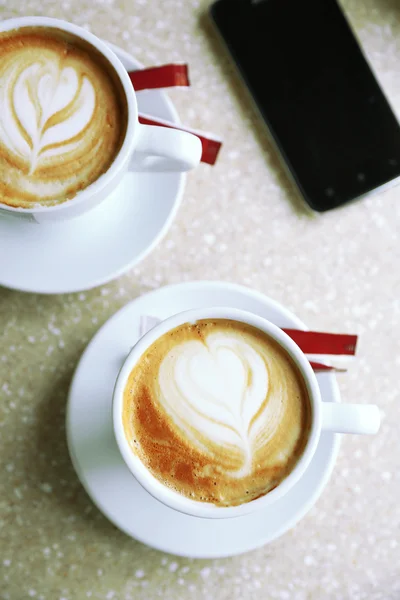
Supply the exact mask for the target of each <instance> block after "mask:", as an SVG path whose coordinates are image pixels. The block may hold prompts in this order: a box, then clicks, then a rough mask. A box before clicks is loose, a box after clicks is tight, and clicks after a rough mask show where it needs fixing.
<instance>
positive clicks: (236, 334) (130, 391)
mask: <svg viewBox="0 0 400 600" xmlns="http://www.w3.org/2000/svg"><path fill="white" fill-rule="evenodd" d="M310 413H311V408H310V402H309V399H308V395H307V391H306V389H305V385H304V382H303V379H302V376H301V374H300V373H299V372H298V370H297V367H296V366H295V364H294V363H293V362H292V360H291V358H290V357H289V356H288V355H287V353H286V351H284V350H283V349H282V348H281V347H280V346H279V345H278V344H277V343H276V342H275V341H274V340H272V339H271V338H270V337H269V336H267V335H265V334H263V333H261V332H260V331H258V330H256V329H254V328H252V327H250V326H247V325H243V324H240V323H237V322H233V321H229V320H215V321H208V320H206V321H199V322H198V323H196V324H195V325H190V324H185V325H183V326H181V327H178V328H177V329H175V330H174V331H172V332H170V333H169V334H166V335H165V336H163V337H162V338H160V339H159V340H158V341H157V342H155V343H154V344H153V345H152V346H151V347H150V348H149V350H148V351H147V352H146V353H145V355H144V357H142V359H141V361H140V362H139V364H138V365H137V366H136V367H135V368H134V369H133V371H132V373H131V375H130V378H129V380H128V384H127V386H126V390H125V397H124V415H123V418H124V427H125V432H126V435H127V438H128V440H129V441H130V443H131V446H132V448H133V451H134V452H135V453H137V454H138V455H139V457H140V458H141V460H142V461H143V462H144V464H145V465H146V466H147V467H148V468H149V469H150V471H151V472H152V473H153V474H154V475H155V476H156V477H157V478H158V479H160V480H161V481H162V482H163V483H164V484H166V485H168V486H169V487H172V488H173V489H175V490H176V491H178V492H180V493H182V494H184V495H186V496H188V497H190V498H192V499H195V500H203V501H208V502H213V503H214V504H217V505H222V506H233V505H237V504H242V503H243V502H246V501H249V500H252V499H254V498H257V497H258V496H260V495H263V494H265V493H267V492H268V491H270V490H271V489H273V488H274V487H276V486H277V485H278V484H279V483H280V481H281V480H282V479H283V478H284V477H286V476H287V474H288V473H289V472H290V471H291V470H292V468H293V466H294V465H295V463H296V461H297V459H298V457H299V456H300V455H301V453H302V451H303V449H304V446H305V444H306V441H307V439H308V432H309V427H310Z"/></svg>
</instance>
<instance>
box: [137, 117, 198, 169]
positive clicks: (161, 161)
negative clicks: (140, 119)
mask: <svg viewBox="0 0 400 600" xmlns="http://www.w3.org/2000/svg"><path fill="white" fill-rule="evenodd" d="M137 127H138V132H137V143H136V148H135V152H134V153H133V157H132V160H131V165H130V167H129V170H130V171H158V172H168V171H175V172H176V171H179V172H183V171H190V169H194V168H195V167H197V165H198V164H199V162H200V159H201V153H202V145H201V141H200V139H199V138H198V137H197V136H196V135H193V134H191V133H187V132H186V131H180V130H178V129H171V128H168V127H158V126H156V125H142V124H141V123H139V124H138V125H137Z"/></svg>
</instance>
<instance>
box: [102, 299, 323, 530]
mask: <svg viewBox="0 0 400 600" xmlns="http://www.w3.org/2000/svg"><path fill="white" fill-rule="evenodd" d="M208 318H209V319H217V318H221V319H232V320H235V321H239V322H243V323H246V324H249V325H252V326H254V327H256V328H258V329H260V330H261V331H264V332H265V333H267V334H268V335H270V336H271V337H272V338H273V339H275V340H276V341H277V342H278V343H279V344H280V345H281V346H282V347H283V348H284V349H285V350H286V351H287V352H288V354H289V355H290V356H291V357H292V359H293V360H294V362H295V363H296V365H297V366H298V368H299V370H300V372H301V374H302V375H303V378H304V381H305V385H306V387H307V391H308V394H309V398H310V403H311V408H312V422H311V429H310V434H309V438H308V442H307V445H306V448H305V450H304V452H303V454H302V456H301V458H300V459H299V460H298V462H297V464H296V465H295V467H294V469H293V470H292V471H291V473H290V474H289V475H288V476H287V477H286V478H285V479H284V480H283V481H282V482H281V483H280V484H279V485H278V486H277V487H276V488H275V489H273V490H272V491H270V492H268V493H267V494H266V495H265V496H262V497H260V498H257V499H256V500H253V501H251V502H248V503H245V504H241V505H240V506H232V507H217V506H215V505H213V504H210V503H204V502H199V501H195V500H191V499H189V498H186V497H185V496H182V495H181V494H179V493H178V492H175V491H174V490H172V489H170V488H168V487H166V486H165V485H163V484H162V483H161V482H160V481H159V480H158V479H156V478H155V477H154V476H153V475H152V474H151V473H150V471H149V470H148V469H147V468H146V467H145V466H144V465H143V463H142V462H141V461H140V459H139V458H138V457H137V456H136V455H135V454H134V452H133V451H132V448H131V446H130V445H129V443H128V441H127V439H126V436H125V432H124V427H123V422H122V409H123V392H124V389H125V386H126V382H127V380H128V377H129V374H130V373H131V371H132V369H133V367H134V366H135V364H136V363H137V361H138V360H139V359H140V357H141V356H142V354H143V353H144V352H145V351H146V350H147V348H148V347H149V346H150V345H151V344H152V343H153V342H155V341H156V340H157V339H158V338H159V337H160V336H162V335H164V334H165V333H167V332H168V331H170V330H171V329H173V328H175V327H178V326H179V325H182V324H183V323H187V322H191V323H193V322H196V321H197V320H200V319H208ZM321 402H322V400H321V395H320V390H319V386H318V382H317V379H316V376H315V373H314V371H313V370H312V368H311V365H310V363H309V361H308V360H307V358H306V356H305V355H304V354H303V352H302V351H301V350H300V348H299V346H298V345H297V344H296V343H295V342H294V341H293V340H292V339H291V338H290V337H289V336H288V335H287V334H286V333H284V332H283V331H282V329H280V328H279V327H277V326H276V325H274V324H273V323H271V322H269V321H268V320H266V319H264V318H263V317H260V316H258V315H255V314H253V313H251V312H247V311H244V310H241V309H234V308H225V307H209V308H200V309H192V310H188V311H184V312H181V313H178V314H176V315H173V316H171V317H169V318H167V319H165V320H164V321H162V322H161V323H160V324H158V325H156V326H155V327H154V328H153V329H151V330H150V331H149V332H147V333H146V334H145V335H144V336H143V337H141V338H140V339H139V340H138V342H137V343H136V344H135V345H134V347H133V348H132V350H131V351H130V353H129V354H128V356H127V358H126V360H125V362H124V364H123V366H122V368H121V370H120V372H119V375H118V377H117V380H116V384H115V388H114V393H113V408H112V410H113V426H114V434H115V438H116V441H117V445H118V447H119V450H120V452H121V455H122V457H123V459H124V461H125V463H126V465H127V467H128V468H129V470H130V471H131V473H132V474H133V475H134V477H135V478H136V479H137V481H138V482H139V483H140V484H141V485H142V486H143V487H144V489H146V490H147V491H148V492H149V493H150V494H151V495H152V496H153V497H154V498H156V499H157V500H159V501H160V502H163V503H164V504H165V505H167V506H169V507H170V508H173V509H175V510H178V511H180V512H183V513H185V514H188V515H191V516H196V517H202V518H230V517H239V516H242V515H246V514H249V513H251V512H254V511H255V510H258V509H262V508H265V507H266V506H268V505H270V504H272V503H273V502H276V501H277V500H279V498H282V496H284V495H285V494H286V493H287V492H288V491H289V490H290V489H291V488H292V487H293V486H294V485H295V483H296V482H297V481H299V479H300V478H301V476H302V475H303V473H304V471H305V470H306V469H307V467H308V465H309V463H310V461H311V459H312V457H313V456H314V453H315V451H316V448H317V445H318V441H319V437H320V434H321Z"/></svg>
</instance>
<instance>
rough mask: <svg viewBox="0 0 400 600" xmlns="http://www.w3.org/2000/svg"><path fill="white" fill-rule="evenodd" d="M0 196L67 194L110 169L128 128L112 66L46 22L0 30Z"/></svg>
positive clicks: (20, 198)
mask: <svg viewBox="0 0 400 600" xmlns="http://www.w3.org/2000/svg"><path fill="white" fill-rule="evenodd" d="M0 102H1V106H2V111H1V114H0V182H1V183H0V201H1V202H3V203H5V204H8V205H10V206H15V207H23V208H29V207H31V206H32V204H37V203H38V204H42V205H52V204H57V203H60V202H63V201H65V200H67V199H69V198H72V197H73V196H74V195H75V194H76V193H77V192H78V191H79V190H81V189H83V188H85V187H86V186H87V185H89V184H90V183H92V182H93V181H95V180H96V179H97V178H98V177H99V176H100V175H101V174H102V173H103V172H104V171H106V170H107V169H108V167H109V166H110V164H111V162H112V160H113V159H114V157H115V156H116V154H117V152H118V150H119V148H120V146H121V144H122V141H123V137H124V134H125V129H126V100H125V96H124V93H123V91H122V86H121V84H120V82H119V81H118V80H117V76H116V74H115V73H114V72H113V68H112V67H111V65H109V64H108V63H107V62H106V60H105V59H104V58H103V57H102V56H101V55H100V54H99V53H98V52H97V50H95V49H94V48H92V47H91V46H89V45H88V44H87V46H85V47H84V45H83V42H81V41H80V40H79V42H78V40H77V39H76V38H74V37H73V36H70V35H69V34H68V35H67V34H64V33H63V32H61V31H59V30H53V29H47V28H23V29H21V30H15V31H12V32H5V33H2V34H0Z"/></svg>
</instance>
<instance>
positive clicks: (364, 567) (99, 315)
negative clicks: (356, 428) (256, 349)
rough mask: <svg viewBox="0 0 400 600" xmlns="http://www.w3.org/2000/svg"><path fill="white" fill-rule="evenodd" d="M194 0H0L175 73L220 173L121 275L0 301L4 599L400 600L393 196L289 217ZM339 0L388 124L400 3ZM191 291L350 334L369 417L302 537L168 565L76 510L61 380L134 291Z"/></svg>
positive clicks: (196, 179) (399, 99)
mask: <svg viewBox="0 0 400 600" xmlns="http://www.w3.org/2000/svg"><path fill="white" fill-rule="evenodd" d="M321 1H322V0H321ZM208 5H209V2H208V1H207V0H163V1H162V2H161V1H160V2H158V1H157V0H96V2H94V1H90V0H59V1H57V2H55V1H54V0H40V1H39V0H12V1H11V0H10V1H8V2H7V1H6V2H4V0H3V1H1V2H0V6H1V9H0V10H1V16H2V17H3V18H8V17H12V16H18V15H28V14H35V15H47V16H53V17H59V18H63V19H67V20H71V21H73V22H74V23H76V24H78V25H82V26H84V27H86V28H89V29H90V30H91V31H92V32H94V33H95V34H97V35H99V36H102V37H103V38H106V39H107V40H109V41H111V42H114V43H116V44H119V45H120V46H122V47H123V48H125V49H126V50H128V51H129V52H131V53H132V54H134V55H135V56H136V57H137V58H138V59H139V60H140V61H142V62H143V63H144V64H146V65H151V64H157V63H158V64H160V63H163V62H166V61H176V60H185V61H187V62H188V63H189V64H190V70H191V79H192V84H193V85H192V88H191V91H190V92H188V93H182V92H179V91H177V90H175V91H173V93H171V94H170V95H171V97H172V99H173V100H174V102H175V103H176V107H177V108H178V110H179V113H180V116H181V118H182V120H183V122H184V123H187V124H188V125H190V126H192V127H196V128H202V129H205V130H208V131H214V132H215V133H217V134H219V135H220V136H222V137H223V139H224V142H225V144H224V148H223V151H222V152H221V155H220V159H219V161H218V164H217V165H216V166H215V167H214V168H210V167H207V166H205V165H201V166H200V167H199V168H198V169H197V170H196V171H195V172H194V173H192V174H190V175H189V177H188V183H187V188H186V191H185V197H184V202H183V205H182V207H181V209H180V211H179V214H178V216H177V218H176V220H175V222H174V224H173V226H172V228H171V230H170V232H169V234H168V235H167V237H166V238H165V239H164V241H163V242H162V243H161V244H160V245H159V247H158V248H157V249H156V250H155V251H154V252H153V253H152V254H151V255H150V256H149V257H148V258H147V259H146V260H145V261H143V262H142V263H141V264H140V265H139V266H137V267H136V268H134V269H133V270H132V271H131V272H129V273H128V274H127V275H125V276H123V277H122V278H120V279H118V280H117V281H115V282H113V283H110V284H109V285H106V286H104V287H102V288H98V289H95V290H92V291H90V292H85V293H77V294H65V295H62V296H40V295H35V294H23V293H18V292H15V291H9V290H6V289H1V291H0V319H1V320H0V340H1V342H0V344H1V352H0V355H1V356H0V358H1V362H0V369H1V376H0V378H1V383H0V393H1V404H0V413H1V422H0V425H1V426H2V428H1V433H0V463H1V470H0V473H1V475H0V485H1V489H0V519H1V521H0V524H1V529H0V598H1V599H2V600H6V599H10V600H25V599H26V598H31V597H32V598H36V599H37V600H39V599H41V600H54V599H55V600H61V599H64V600H78V599H85V598H92V599H104V600H105V599H114V600H119V599H121V600H125V599H126V600H129V599H134V600H143V599H147V598H149V599H153V598H159V597H160V598H164V599H166V600H180V599H186V598H191V599H193V600H197V599H199V600H200V599H204V600H205V599H210V600H211V599H214V598H218V599H221V600H223V599H226V600H239V599H240V600H241V599H253V598H254V599H255V598H262V599H269V598H280V599H283V600H285V599H288V600H292V599H293V600H306V599H307V600H321V599H322V600H324V599H351V600H364V599H365V600H398V599H399V598H400V502H399V499H400V469H399V455H400V453H399V447H400V446H399V439H400V409H399V406H400V398H399V372H400V346H399V335H400V327H399V326H400V273H399V260H400V240H399V233H398V232H399V227H400V191H399V188H397V189H392V190H390V191H387V192H386V193H381V194H379V195H377V196H375V197H371V198H369V199H367V200H364V201H362V202H359V203H356V204H353V205H352V206H348V207H347V208H345V209H342V210H339V211H336V212H331V213H328V214H324V215H315V216H310V215H308V214H307V213H306V212H304V211H302V210H301V209H300V208H299V207H298V203H297V202H296V200H295V196H294V194H293V191H292V190H291V189H290V187H289V185H288V182H287V180H286V177H285V176H284V173H283V171H282V169H281V167H280V166H279V163H278V162H277V160H276V157H275V154H274V152H273V151H272V149H271V147H270V145H269V143H268V141H267V138H266V136H265V135H264V134H263V133H261V131H262V128H261V126H260V122H259V121H258V118H257V117H256V115H255V114H254V112H253V110H252V107H251V105H250V103H249V101H248V98H247V95H246V94H245V93H244V91H243V87H242V85H241V83H240V81H239V80H238V79H237V76H236V75H235V71H234V68H233V67H232V65H231V64H230V62H229V61H228V59H227V58H226V56H225V55H223V54H221V52H220V48H219V46H218V45H217V44H216V42H215V40H214V38H213V36H212V31H211V29H210V25H209V23H208V19H207V18H206V12H207V8H208ZM344 6H345V9H346V11H347V13H348V15H349V18H350V20H351V22H352V24H353V25H354V27H355V29H356V30H357V33H358V35H359V37H360V39H361V40H362V42H363V44H364V47H365V49H366V52H367V54H368V56H369V58H370V60H371V62H372V64H373V66H374V67H375V69H376V71H377V73H378V76H379V79H380V80H381V83H382V84H383V86H384V88H385V90H386V92H387V94H388V95H389V98H390V100H391V102H392V104H393V106H394V108H395V110H396V112H397V114H398V115H400V66H399V65H400V7H399V6H400V5H399V4H398V3H397V1H396V0H348V1H346V2H344ZM193 279H211V280H226V281H232V282H237V283H241V284H245V285H247V286H250V287H252V288H254V289H257V290H259V291H261V292H263V293H265V294H267V295H268V296H271V297H272V298H274V299H275V300H278V301H280V302H282V303H284V304H285V305H287V306H288V307H289V308H290V309H292V310H293V311H294V312H296V313H297V314H298V316H299V317H300V318H302V319H303V320H304V321H305V322H307V324H308V325H309V326H310V327H313V328H318V329H327V330H332V331H346V332H352V333H353V332H354V333H358V334H359V335H360V340H361V343H360V346H359V356H358V360H357V361H356V362H355V364H354V366H353V367H352V368H351V370H350V371H349V372H348V373H347V374H345V375H342V376H340V380H339V385H340V389H341V393H342V399H343V401H344V402H351V401H357V402H376V403H377V404H379V406H380V407H381V409H382V413H383V423H382V427H381V431H380V433H379V435H377V436H376V437H375V438H372V439H371V438H366V437H364V438H363V437H356V436H349V437H346V439H343V442H342V446H341V450H340V455H339V459H338V462H337V465H336V468H335V470H334V474H333V476H332V479H331V481H330V483H329V485H328V486H327V488H326V490H325V491H324V493H323V495H322V497H321V498H320V499H319V501H318V503H317V504H316V506H315V507H314V508H313V509H312V510H311V511H310V512H309V513H308V514H307V516H306V517H305V518H304V519H303V521H302V522H301V523H300V524H298V525H297V526H296V527H295V528H294V529H293V530H292V531H290V532H289V533H287V534H286V535H284V536H283V537H282V538H280V539H278V540H276V541H275V542H274V543H272V544H270V545H268V546H266V547H264V548H261V549H259V550H256V551H253V552H250V553H248V554H246V555H243V556H239V557H236V558H230V559H221V560H189V559H181V558H177V557H174V556H170V555H163V554H161V553H159V552H158V551H155V550H152V549H150V548H148V547H146V546H144V545H142V544H140V543H138V542H136V541H133V540H132V539H130V538H129V537H127V536H125V535H124V534H123V533H121V532H120V531H118V530H117V529H116V528H115V527H114V526H113V525H111V523H109V521H107V520H106V518H105V517H104V516H103V515H102V514H101V513H100V512H99V511H98V510H97V509H96V508H95V507H94V505H93V504H92V502H91V501H90V500H89V498H88V496H87V495H86V493H85V491H84V490H83V488H82V486H81V484H80V483H79V481H78V479H77V476H76V474H75V472H74V470H73V468H72V465H71V462H70V459H69V456H68V451H67V447H66V442H65V429H64V417H65V403H66V395H67V390H68V385H69V383H70V380H71V376H72V373H73V370H74V368H75V366H76V364H77V361H78V360H79V357H80V355H81V353H82V351H83V349H84V348H85V346H86V344H87V343H88V341H89V340H90V338H91V337H92V336H93V335H94V333H95V332H96V331H97V329H98V328H99V326H100V325H101V324H102V323H104V322H105V321H106V320H107V319H108V318H109V317H110V316H111V315H112V314H113V313H114V312H115V311H116V310H118V309H119V308H120V307H122V306H123V305H124V304H126V303H127V302H128V301H129V300H131V299H133V298H136V297H137V296H138V295H140V294H143V293H144V292H146V291H148V290H152V289H156V288H158V287H160V286H163V285H165V284H169V283H174V282H182V281H189V280H193Z"/></svg>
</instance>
